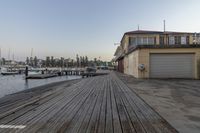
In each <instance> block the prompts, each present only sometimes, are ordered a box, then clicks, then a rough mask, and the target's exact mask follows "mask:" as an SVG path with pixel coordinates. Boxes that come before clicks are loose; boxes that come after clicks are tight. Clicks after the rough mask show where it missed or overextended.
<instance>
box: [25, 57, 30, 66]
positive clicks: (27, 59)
mask: <svg viewBox="0 0 200 133" xmlns="http://www.w3.org/2000/svg"><path fill="white" fill-rule="evenodd" d="M29 63H30V60H29V58H28V57H26V65H29Z"/></svg>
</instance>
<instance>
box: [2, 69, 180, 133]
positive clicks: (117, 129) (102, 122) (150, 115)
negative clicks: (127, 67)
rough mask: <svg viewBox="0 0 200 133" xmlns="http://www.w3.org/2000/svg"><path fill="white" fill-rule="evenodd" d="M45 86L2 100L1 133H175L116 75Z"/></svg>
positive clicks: (111, 73) (112, 73)
mask: <svg viewBox="0 0 200 133" xmlns="http://www.w3.org/2000/svg"><path fill="white" fill-rule="evenodd" d="M48 87H51V89H50V91H46V92H44V93H41V94H40V95H36V96H32V95H31V94H30V95H28V93H27V94H26V95H25V96H26V97H27V98H26V100H24V99H23V97H22V96H21V97H19V98H16V99H15V100H14V101H12V100H10V99H9V98H8V100H3V101H0V132H1V133H12V132H14V133H27V132H28V133H35V132H41V133H43V132H44V133H56V132H60V133H64V132H65V133H86V132H87V133H147V132H148V133H177V130H176V129H174V128H173V127H172V126H171V125H170V124H169V123H168V122H167V121H166V120H165V119H164V118H162V117H161V116H160V115H159V114H158V113H157V112H156V111H155V110H153V109H152V108H151V107H150V106H149V105H148V104H147V103H146V102H145V101H144V100H143V99H141V98H140V97H139V96H138V95H137V94H136V93H135V92H134V91H133V90H132V89H130V88H129V87H128V86H127V85H126V84H124V83H123V81H122V80H120V79H119V78H118V77H117V75H116V74H115V73H114V72H110V73H109V74H107V75H102V76H96V77H89V78H83V79H81V80H80V81H79V82H76V83H74V84H72V85H70V86H69V85H65V84H60V85H59V84H58V85H55V86H48ZM44 88H45V87H44ZM11 101H12V102H11Z"/></svg>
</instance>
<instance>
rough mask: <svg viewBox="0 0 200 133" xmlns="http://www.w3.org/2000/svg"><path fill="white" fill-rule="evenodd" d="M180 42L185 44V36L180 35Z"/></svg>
mask: <svg viewBox="0 0 200 133" xmlns="http://www.w3.org/2000/svg"><path fill="white" fill-rule="evenodd" d="M181 44H186V37H185V36H182V37H181Z"/></svg>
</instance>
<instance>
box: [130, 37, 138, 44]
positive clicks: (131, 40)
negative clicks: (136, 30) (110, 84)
mask: <svg viewBox="0 0 200 133" xmlns="http://www.w3.org/2000/svg"><path fill="white" fill-rule="evenodd" d="M135 45H137V38H135V37H129V46H135Z"/></svg>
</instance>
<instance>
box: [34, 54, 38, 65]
mask: <svg viewBox="0 0 200 133" xmlns="http://www.w3.org/2000/svg"><path fill="white" fill-rule="evenodd" d="M37 66H38V59H37V57H36V56H35V57H34V67H37Z"/></svg>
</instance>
